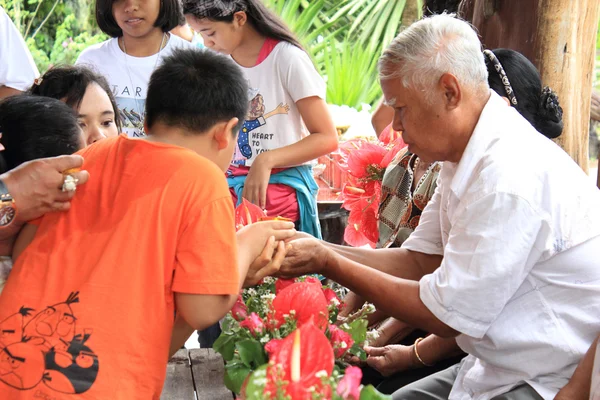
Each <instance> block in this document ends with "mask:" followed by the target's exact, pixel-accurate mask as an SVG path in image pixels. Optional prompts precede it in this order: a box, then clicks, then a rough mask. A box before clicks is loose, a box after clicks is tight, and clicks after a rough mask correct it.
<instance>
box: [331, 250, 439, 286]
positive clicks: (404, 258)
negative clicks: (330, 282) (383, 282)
mask: <svg viewBox="0 0 600 400" xmlns="http://www.w3.org/2000/svg"><path fill="white" fill-rule="evenodd" d="M322 243H323V244H324V245H325V246H326V247H328V248H330V249H332V250H334V251H335V252H336V253H337V254H339V255H341V256H343V257H345V258H347V259H349V260H352V261H355V262H357V263H359V264H362V265H366V266H367V267H370V268H373V269H376V270H378V271H381V272H385V273H386V274H390V275H393V276H396V277H398V278H403V279H410V280H419V279H421V278H422V277H423V276H424V275H427V274H430V273H432V272H433V271H435V270H436V269H437V268H438V267H439V266H440V264H441V261H442V257H441V256H437V255H427V254H421V253H416V252H414V251H410V250H406V249H402V248H400V249H399V248H391V249H364V248H358V247H348V246H339V245H336V244H331V243H327V242H325V241H322Z"/></svg>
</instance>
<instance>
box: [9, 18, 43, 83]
mask: <svg viewBox="0 0 600 400" xmlns="http://www.w3.org/2000/svg"><path fill="white" fill-rule="evenodd" d="M39 75H40V74H39V72H38V70H37V67H36V66H35V63H34V62H33V58H32V57H31V53H29V50H28V49H27V45H26V44H25V41H24V40H23V37H22V36H21V34H20V33H19V31H18V30H17V27H16V26H15V24H13V22H12V20H11V19H10V18H9V17H8V15H7V14H6V12H5V11H4V8H2V7H0V86H7V87H10V88H13V89H17V90H20V91H22V92H23V91H25V90H27V89H29V88H30V87H31V85H33V81H34V80H35V79H36V78H37V77H38V76H39Z"/></svg>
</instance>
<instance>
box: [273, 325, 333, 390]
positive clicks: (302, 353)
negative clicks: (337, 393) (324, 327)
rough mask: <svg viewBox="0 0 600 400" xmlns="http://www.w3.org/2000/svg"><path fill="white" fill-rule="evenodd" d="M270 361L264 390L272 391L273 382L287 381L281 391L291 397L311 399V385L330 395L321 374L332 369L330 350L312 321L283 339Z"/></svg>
mask: <svg viewBox="0 0 600 400" xmlns="http://www.w3.org/2000/svg"><path fill="white" fill-rule="evenodd" d="M269 361H270V362H269V364H270V366H269V368H268V370H267V385H266V389H265V391H266V392H268V393H271V394H274V393H275V392H276V382H277V381H279V382H281V381H287V382H289V383H288V384H287V385H286V386H285V388H284V390H285V392H286V394H287V395H288V396H290V397H291V399H292V400H310V399H312V398H313V397H312V395H313V393H314V392H313V391H311V387H312V388H314V389H313V390H314V391H315V392H317V393H322V394H326V396H327V395H330V392H329V390H330V388H329V387H328V386H326V387H324V385H323V382H322V377H324V376H331V373H332V372H333V365H334V357H333V350H332V348H331V345H330V344H329V341H328V340H327V337H326V336H325V334H324V333H323V332H322V331H321V330H320V329H319V328H317V327H316V326H315V325H314V324H313V323H312V322H309V323H306V324H304V325H303V326H302V327H300V328H299V329H296V330H295V331H294V332H292V333H291V334H290V335H289V336H288V337H286V338H285V339H283V340H282V343H281V345H280V346H279V347H278V348H277V350H276V351H275V352H273V353H272V354H271V355H270V360H269ZM327 397H328V398H330V396H327Z"/></svg>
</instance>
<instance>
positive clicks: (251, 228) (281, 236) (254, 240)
mask: <svg viewBox="0 0 600 400" xmlns="http://www.w3.org/2000/svg"><path fill="white" fill-rule="evenodd" d="M295 234H296V229H294V223H293V222H288V221H262V222H256V223H254V224H252V225H248V226H245V227H243V228H242V229H240V230H239V231H238V232H237V234H236V236H237V241H238V247H239V255H240V260H247V261H243V262H247V263H248V264H246V265H250V264H251V263H252V262H254V260H256V259H257V258H258V257H259V256H260V255H261V253H262V252H263V249H264V248H265V243H267V241H268V240H269V238H270V237H271V236H273V237H274V240H275V242H278V241H281V240H288V239H291V238H292V237H294V235H295Z"/></svg>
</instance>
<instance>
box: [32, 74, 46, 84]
mask: <svg viewBox="0 0 600 400" xmlns="http://www.w3.org/2000/svg"><path fill="white" fill-rule="evenodd" d="M43 80H44V78H43V77H41V76H40V77H39V78H35V79H34V80H33V84H34V85H35V86H40V85H41V84H42V81H43Z"/></svg>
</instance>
